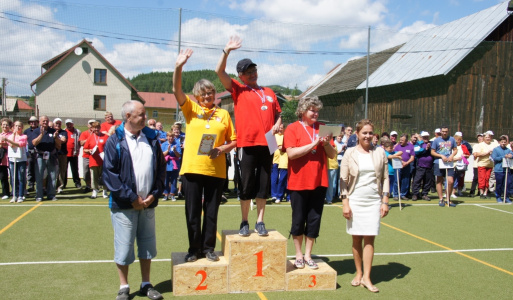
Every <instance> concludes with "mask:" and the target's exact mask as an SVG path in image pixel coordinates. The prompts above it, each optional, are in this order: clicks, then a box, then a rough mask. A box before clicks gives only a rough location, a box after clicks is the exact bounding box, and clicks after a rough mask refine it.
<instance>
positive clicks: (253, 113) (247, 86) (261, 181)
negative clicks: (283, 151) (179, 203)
mask: <svg viewBox="0 0 513 300" xmlns="http://www.w3.org/2000/svg"><path fill="white" fill-rule="evenodd" d="M241 46H242V40H241V39H240V38H239V37H231V38H230V41H229V42H228V43H227V44H226V46H225V48H224V49H223V53H222V54H221V57H220V59H219V62H218V64H217V67H216V73H217V75H218V76H219V79H220V80H221V83H222V84H223V86H224V87H225V88H226V90H227V91H229V92H230V93H231V94H232V99H233V103H234V111H235V120H236V122H235V127H236V132H237V147H239V158H240V159H239V163H240V170H241V179H242V180H241V182H242V186H241V193H240V204H241V211H242V222H241V225H240V231H239V234H240V235H241V236H249V223H248V216H249V208H250V201H252V199H255V200H256V203H257V222H256V224H255V229H256V230H257V231H258V234H259V235H260V236H267V235H268V232H267V229H266V228H265V223H264V211H265V204H266V199H267V196H268V191H269V190H270V187H269V185H270V182H271V181H270V178H269V177H270V174H271V167H272V155H271V154H270V153H269V148H268V144H267V140H266V137H265V134H266V133H267V132H269V131H271V132H272V133H273V134H274V133H276V132H278V130H279V127H280V124H281V108H280V105H279V103H278V99H277V98H276V95H275V94H274V92H273V91H272V90H271V89H270V88H266V87H262V86H260V85H258V83H257V80H258V72H257V65H256V64H255V63H253V62H252V61H251V60H250V59H249V58H245V59H242V60H240V61H239V62H238V63H237V73H238V76H239V78H240V79H241V80H242V82H243V83H242V84H241V83H240V82H239V81H237V80H235V79H232V78H231V77H230V75H228V73H226V70H225V69H226V61H227V60H228V55H229V54H230V52H231V51H233V50H236V49H239V48H240V47H241Z"/></svg>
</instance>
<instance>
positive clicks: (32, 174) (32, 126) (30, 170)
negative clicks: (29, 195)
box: [23, 116, 39, 192]
mask: <svg viewBox="0 0 513 300" xmlns="http://www.w3.org/2000/svg"><path fill="white" fill-rule="evenodd" d="M28 123H29V128H27V129H25V131H24V132H23V134H24V135H26V136H27V149H28V152H27V184H28V189H27V192H33V191H34V185H35V183H36V171H35V166H36V162H37V159H36V151H35V148H34V144H32V140H34V139H35V138H36V137H37V134H36V133H35V130H36V129H37V128H39V120H38V119H37V118H36V117H35V116H31V117H30V119H29V121H28Z"/></svg>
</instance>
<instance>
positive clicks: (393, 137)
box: [390, 131, 397, 146]
mask: <svg viewBox="0 0 513 300" xmlns="http://www.w3.org/2000/svg"><path fill="white" fill-rule="evenodd" d="M390 140H391V141H392V144H393V145H394V146H395V145H396V144H397V131H392V132H390Z"/></svg>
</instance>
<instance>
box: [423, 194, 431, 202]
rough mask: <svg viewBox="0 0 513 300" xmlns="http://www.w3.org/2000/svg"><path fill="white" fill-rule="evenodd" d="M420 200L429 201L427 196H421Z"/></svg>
mask: <svg viewBox="0 0 513 300" xmlns="http://www.w3.org/2000/svg"><path fill="white" fill-rule="evenodd" d="M422 200H426V201H431V198H429V196H428V195H424V196H422Z"/></svg>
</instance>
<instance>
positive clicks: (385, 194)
mask: <svg viewBox="0 0 513 300" xmlns="http://www.w3.org/2000/svg"><path fill="white" fill-rule="evenodd" d="M382 196H383V197H385V196H387V197H390V193H389V192H383V195H382Z"/></svg>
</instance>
